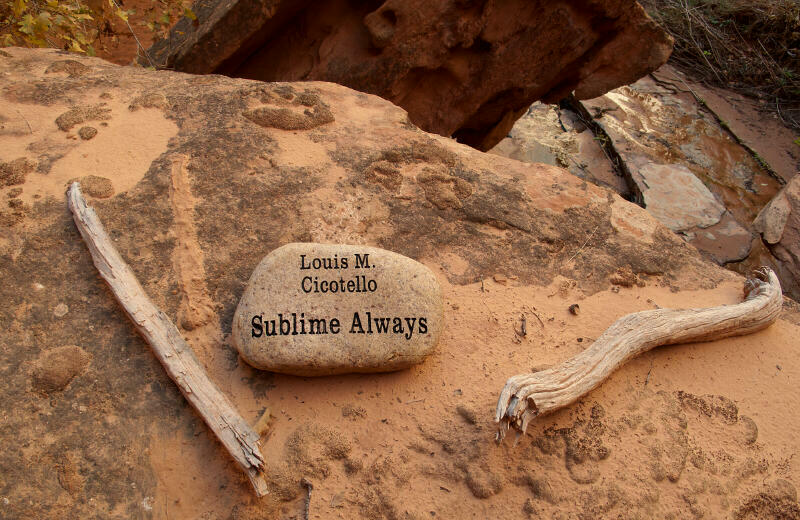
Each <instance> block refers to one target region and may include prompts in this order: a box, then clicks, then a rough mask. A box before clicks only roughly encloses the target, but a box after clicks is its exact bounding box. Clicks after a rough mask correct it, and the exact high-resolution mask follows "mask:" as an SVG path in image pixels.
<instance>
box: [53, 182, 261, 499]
mask: <svg viewBox="0 0 800 520" xmlns="http://www.w3.org/2000/svg"><path fill="white" fill-rule="evenodd" d="M67 202H68V205H69V209H70V211H72V217H73V219H74V220H75V225H76V226H77V227H78V231H80V234H81V236H82V237H83V240H84V241H85V242H86V246H87V247H88V248H89V252H90V253H91V255H92V260H93V261H94V265H95V267H97V270H98V271H99V272H100V276H102V277H103V279H104V280H105V281H106V283H108V286H109V287H110V288H111V292H112V293H113V294H114V297H115V298H116V299H117V301H119V303H120V305H122V308H123V309H124V310H125V313H126V314H127V315H128V317H129V318H130V319H131V321H132V322H133V324H134V326H135V327H136V329H137V330H138V331H139V333H140V334H141V335H142V336H143V337H144V339H145V341H147V343H148V344H149V345H150V347H151V348H152V350H153V354H155V356H156V358H158V360H159V361H160V362H161V364H162V365H163V366H164V369H165V370H166V371H167V374H168V375H169V377H170V379H172V380H173V381H174V382H175V384H176V385H178V388H179V389H180V391H181V393H182V394H183V396H184V397H185V398H186V400H187V401H189V403H191V405H192V406H194V408H195V410H197V413H198V414H200V416H201V417H202V418H203V420H204V421H205V422H206V424H207V425H208V427H209V428H211V431H213V432H214V434H215V435H216V436H217V439H219V441H220V442H221V443H222V445H223V446H225V448H226V449H227V450H228V452H229V453H230V454H231V456H232V457H233V458H234V460H236V462H237V463H239V466H241V468H242V469H243V470H244V471H245V472H246V473H247V476H248V477H249V478H250V482H251V483H252V484H253V488H254V489H255V491H256V494H257V495H258V496H259V497H260V496H264V495H266V494H267V492H268V491H267V481H266V478H265V476H264V474H263V473H262V468H263V466H264V458H263V456H262V455H261V452H260V450H259V447H258V443H259V436H258V434H257V433H256V432H255V431H254V430H253V429H252V428H251V427H250V425H249V424H248V423H247V421H245V420H244V419H243V418H242V416H241V415H239V413H238V412H237V411H236V409H235V408H234V406H233V404H232V403H231V402H230V401H229V400H228V398H227V397H225V395H224V394H223V393H222V392H220V391H219V389H218V388H217V387H216V385H214V383H213V382H212V381H211V380H210V379H209V378H208V376H207V375H206V372H205V370H204V369H203V366H202V365H201V364H200V362H199V361H198V360H197V358H196V357H195V355H194V352H192V349H191V347H190V346H189V345H188V344H187V343H186V341H185V340H184V339H183V337H181V334H180V332H178V329H177V328H176V327H175V325H174V324H173V323H172V321H170V319H169V318H168V317H167V315H166V314H164V312H162V311H161V310H160V309H159V308H158V307H156V306H155V305H154V304H153V302H152V301H150V298H148V297H147V294H146V293H145V292H144V289H143V288H142V286H141V285H140V284H139V281H138V280H137V279H136V276H135V275H134V274H133V271H132V270H131V268H130V267H128V264H126V263H125V261H124V260H123V259H122V257H121V256H120V254H119V253H118V252H117V250H116V248H115V247H114V245H113V244H112V242H111V239H110V238H109V236H108V234H107V233H106V231H105V229H104V228H103V224H102V223H101V222H100V219H99V218H98V216H97V213H95V211H94V210H93V209H92V208H90V207H89V206H88V205H87V204H86V200H85V199H84V198H83V195H82V194H81V190H80V186H79V185H78V183H77V182H74V183H72V185H71V186H70V188H69V191H68V192H67Z"/></svg>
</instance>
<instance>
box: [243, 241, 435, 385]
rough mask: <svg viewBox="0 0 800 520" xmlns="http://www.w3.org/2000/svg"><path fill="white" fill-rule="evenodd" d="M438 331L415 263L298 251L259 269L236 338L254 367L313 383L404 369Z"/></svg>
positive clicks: (305, 247) (352, 252)
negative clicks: (311, 378)
mask: <svg viewBox="0 0 800 520" xmlns="http://www.w3.org/2000/svg"><path fill="white" fill-rule="evenodd" d="M441 330H442V297H441V289H440V288H439V283H438V282H437V281H436V277H435V276H434V274H433V273H432V272H431V270H430V269H428V268H427V267H425V266H424V265H422V264H420V263H419V262H416V261H414V260H412V259H410V258H408V257H405V256H403V255H399V254H397V253H392V252H390V251H386V250H385V249H379V248H376V247H367V246H354V245H338V244H313V243H294V244H287V245H285V246H282V247H280V248H278V249H276V250H275V251H273V252H271V253H270V254H268V255H267V256H266V257H265V258H264V259H263V260H262V261H261V263H259V264H258V266H257V267H256V268H255V270H254V271H253V274H252V276H251V277H250V281H249V282H248V284H247V288H246V289H245V292H244V294H243V295H242V299H241V301H240V302H239V306H238V307H237V309H236V313H235V314H234V317H233V331H232V332H233V342H234V345H235V346H236V348H237V350H238V351H239V354H241V356H242V357H243V358H244V359H245V360H246V361H247V362H248V363H249V364H251V365H253V366H254V367H257V368H261V369H264V370H270V371H273V372H282V373H286V374H295V375H303V376H317V375H330V374H341V373H348V372H388V371H393V370H399V369H403V368H407V367H409V366H411V365H414V364H417V363H420V362H422V361H423V360H424V359H425V357H426V356H427V355H428V354H430V353H431V351H432V350H433V348H434V347H435V346H436V343H437V342H438V340H439V335H440V334H441Z"/></svg>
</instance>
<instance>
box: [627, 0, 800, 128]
mask: <svg viewBox="0 0 800 520" xmlns="http://www.w3.org/2000/svg"><path fill="white" fill-rule="evenodd" d="M640 2H641V3H642V5H643V6H644V7H645V9H647V11H648V12H649V13H650V15H651V16H652V17H653V19H655V20H656V21H657V22H658V23H659V24H661V26H662V27H664V29H665V30H667V31H668V32H669V33H670V34H671V35H672V36H673V37H674V38H675V50H674V51H673V54H672V57H671V58H670V61H671V62H672V63H673V64H675V65H676V66H677V67H679V68H680V69H682V70H684V71H686V72H689V73H691V74H692V75H693V76H694V77H695V78H698V79H700V80H702V81H704V82H706V83H709V84H712V85H718V86H722V87H725V88H729V89H732V90H736V91H738V92H742V93H744V94H748V95H751V96H755V97H758V98H761V99H763V100H764V101H765V102H766V103H767V105H768V106H769V108H770V109H771V110H773V111H775V112H776V113H777V114H778V116H779V117H780V118H781V120H782V121H783V122H784V123H785V124H787V125H788V126H791V127H793V128H795V129H800V0H755V1H750V2H747V1H743V0H640Z"/></svg>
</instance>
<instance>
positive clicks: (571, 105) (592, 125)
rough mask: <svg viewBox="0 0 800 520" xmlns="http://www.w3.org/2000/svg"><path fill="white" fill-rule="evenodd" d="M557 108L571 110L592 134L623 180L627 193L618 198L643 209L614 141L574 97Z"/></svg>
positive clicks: (635, 186)
mask: <svg viewBox="0 0 800 520" xmlns="http://www.w3.org/2000/svg"><path fill="white" fill-rule="evenodd" d="M559 106H560V107H561V108H562V109H566V110H571V111H572V112H574V113H575V114H577V115H578V117H580V119H581V121H583V123H584V124H585V125H586V126H587V127H588V128H589V130H590V131H591V132H592V134H594V136H595V141H597V143H598V144H599V145H600V147H601V148H602V149H603V152H604V153H605V154H606V157H608V159H609V161H610V162H611V166H612V167H613V168H614V173H616V174H617V175H619V176H620V177H622V178H623V179H625V184H627V186H628V190H629V191H628V192H627V193H620V196H622V197H624V198H625V199H627V200H629V201H631V202H633V203H635V204H638V205H639V206H641V207H643V208H644V207H645V204H644V196H643V195H642V191H641V190H640V189H639V186H637V184H636V182H634V180H633V176H632V175H631V171H630V168H628V165H627V164H625V161H624V160H623V159H622V156H621V155H620V153H619V152H618V151H617V149H616V148H615V147H614V141H613V140H612V139H611V137H610V136H609V135H608V133H607V132H606V131H605V130H604V129H603V127H602V126H601V125H600V124H599V123H597V121H595V120H594V118H593V117H592V115H591V114H590V113H589V111H588V110H587V109H586V107H585V106H584V105H583V103H581V102H580V101H578V100H577V99H576V98H575V96H573V95H570V96H568V97H566V98H564V99H563V100H561V103H559Z"/></svg>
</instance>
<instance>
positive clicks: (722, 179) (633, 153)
mask: <svg viewBox="0 0 800 520" xmlns="http://www.w3.org/2000/svg"><path fill="white" fill-rule="evenodd" d="M685 81H686V80H685V78H684V77H683V76H682V75H681V74H680V73H679V72H678V71H676V70H674V69H673V68H672V67H670V66H669V65H666V66H664V67H662V68H660V69H659V70H658V71H656V73H654V74H652V75H651V77H645V78H642V79H640V80H639V81H637V82H635V83H633V84H631V85H628V86H624V87H619V88H617V89H614V90H612V91H610V92H608V93H606V94H605V95H603V96H601V97H599V98H597V99H592V100H587V101H583V102H582V105H583V106H584V107H585V108H586V109H587V113H588V114H589V115H590V116H591V117H593V118H594V120H595V121H596V123H597V124H598V125H599V126H600V128H602V130H603V131H604V132H605V133H606V134H607V136H608V138H609V140H610V144H611V145H613V148H614V150H615V151H616V152H617V153H618V154H619V157H620V159H621V161H622V162H623V163H624V165H625V166H626V168H627V170H628V172H629V177H630V181H632V182H631V188H632V191H633V192H634V193H633V195H634V197H633V198H634V199H635V200H637V202H639V203H640V204H641V203H643V202H644V203H645V205H646V206H647V209H648V211H651V212H652V211H656V213H654V214H656V215H657V217H658V218H659V220H661V221H662V222H663V223H665V224H666V225H667V226H668V227H670V228H671V229H673V230H675V231H679V232H681V234H682V235H683V236H684V237H685V238H686V239H687V241H688V242H689V243H691V244H692V245H694V246H695V247H697V248H698V249H699V250H701V251H703V252H704V253H705V254H707V255H708V256H709V257H711V258H712V259H714V260H715V261H716V262H718V263H720V264H726V263H729V262H739V261H742V260H743V258H742V255H744V256H745V257H746V258H745V259H744V260H743V261H742V263H740V264H739V265H738V266H737V270H739V272H742V273H746V272H748V271H749V270H750V269H753V268H755V267H758V266H760V265H761V263H762V262H761V260H759V259H757V258H755V257H753V258H750V251H751V247H750V246H751V242H752V236H753V233H752V222H753V219H754V218H755V217H756V214H757V213H758V212H759V211H760V209H761V208H762V207H763V206H764V205H765V204H766V203H767V202H768V201H769V200H770V199H771V198H772V197H773V196H774V195H775V193H776V192H777V191H778V190H779V189H780V183H779V181H778V180H777V179H775V178H773V177H771V176H770V174H769V171H767V170H766V169H764V168H763V167H762V165H760V164H759V163H758V161H756V160H755V159H754V158H753V157H752V156H751V155H750V154H749V152H748V151H747V150H746V149H745V148H743V147H742V146H741V145H740V144H738V143H737V142H736V141H735V139H734V138H733V137H732V136H731V135H730V133H729V131H728V129H727V128H726V126H725V124H724V122H723V123H720V122H719V121H717V119H716V117H715V116H714V114H712V113H710V112H709V111H708V110H707V109H706V108H705V107H704V106H703V105H701V104H700V103H698V101H697V100H696V99H695V98H694V97H693V96H692V93H691V92H690V91H689V90H687V87H686V83H685ZM665 165H669V166H665ZM674 165H679V166H674ZM665 168H669V169H672V170H674V169H675V168H679V169H680V170H681V171H680V172H678V171H674V172H672V173H671V174H668V175H663V173H664V172H666V171H667V170H666V169H665ZM657 172H660V173H658V174H656V173H657ZM689 175H691V176H693V177H695V179H696V180H692V179H691V178H690V177H689ZM662 181H663V182H665V183H666V184H664V185H663V186H660V187H659V185H660V184H661V183H662ZM676 183H678V184H676ZM680 185H682V186H680ZM645 191H649V192H650V199H651V200H650V201H645V200H643V199H646V198H647V196H646V195H644V192H645ZM655 199H661V200H662V202H656V201H655ZM654 203H655V207H654ZM723 210H726V211H727V216H725V217H724V211H723ZM723 218H724V220H725V221H724V222H723V221H722V220H721V219H723ZM731 219H732V221H731ZM733 221H735V222H733ZM711 227H714V228H715V229H710V228H711ZM779 275H780V274H779ZM781 282H782V283H783V284H784V285H785V283H784V280H783V278H782V279H781Z"/></svg>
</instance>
